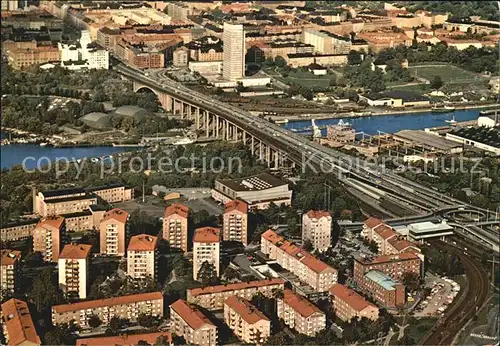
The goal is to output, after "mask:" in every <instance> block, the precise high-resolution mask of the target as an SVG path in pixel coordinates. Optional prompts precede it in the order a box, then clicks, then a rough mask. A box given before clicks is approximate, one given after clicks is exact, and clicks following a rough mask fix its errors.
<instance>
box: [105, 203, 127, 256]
mask: <svg viewBox="0 0 500 346" xmlns="http://www.w3.org/2000/svg"><path fill="white" fill-rule="evenodd" d="M128 218H129V213H127V212H126V211H124V210H121V209H118V208H115V209H112V210H110V211H108V212H106V213H105V214H104V216H103V218H102V220H101V223H100V225H99V244H100V247H99V249H100V250H99V252H100V253H101V255H111V256H125V242H126V235H127V221H128Z"/></svg>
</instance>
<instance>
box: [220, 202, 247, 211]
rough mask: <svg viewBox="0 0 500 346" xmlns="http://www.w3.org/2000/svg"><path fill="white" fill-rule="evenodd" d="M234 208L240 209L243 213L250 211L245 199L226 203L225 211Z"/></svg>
mask: <svg viewBox="0 0 500 346" xmlns="http://www.w3.org/2000/svg"><path fill="white" fill-rule="evenodd" d="M233 210H238V211H240V212H242V213H243V214H246V213H247V212H248V204H246V203H245V202H243V201H239V200H234V201H229V202H227V203H226V204H225V205H224V213H229V212H231V211H233Z"/></svg>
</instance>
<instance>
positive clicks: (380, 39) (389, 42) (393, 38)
mask: <svg viewBox="0 0 500 346" xmlns="http://www.w3.org/2000/svg"><path fill="white" fill-rule="evenodd" d="M358 37H359V38H361V39H363V40H365V41H366V42H368V46H369V47H370V48H371V49H372V50H373V51H374V52H376V53H378V52H380V51H381V50H383V49H386V48H393V47H396V46H399V45H404V46H407V47H409V46H411V45H412V40H411V38H409V37H408V36H406V35H405V34H404V33H396V32H392V31H375V32H368V31H367V32H361V33H359V34H358Z"/></svg>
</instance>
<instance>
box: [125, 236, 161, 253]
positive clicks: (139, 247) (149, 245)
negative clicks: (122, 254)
mask: <svg viewBox="0 0 500 346" xmlns="http://www.w3.org/2000/svg"><path fill="white" fill-rule="evenodd" d="M157 244H158V237H155V236H152V235H149V234H138V235H134V236H133V237H131V238H130V242H129V243H128V247H127V251H154V250H155V249H156V246H157Z"/></svg>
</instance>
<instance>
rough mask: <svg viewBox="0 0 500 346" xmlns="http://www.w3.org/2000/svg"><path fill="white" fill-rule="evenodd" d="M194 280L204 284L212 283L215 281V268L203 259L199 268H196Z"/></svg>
mask: <svg viewBox="0 0 500 346" xmlns="http://www.w3.org/2000/svg"><path fill="white" fill-rule="evenodd" d="M196 280H198V281H200V282H201V283H203V285H204V286H206V285H214V284H215V283H216V282H217V280H218V279H217V270H216V269H215V266H214V265H213V263H210V262H208V261H205V262H203V263H202V265H201V267H200V269H199V270H198V276H197V278H196Z"/></svg>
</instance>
